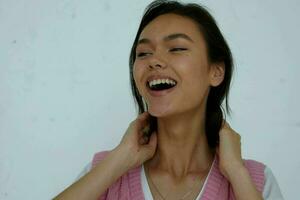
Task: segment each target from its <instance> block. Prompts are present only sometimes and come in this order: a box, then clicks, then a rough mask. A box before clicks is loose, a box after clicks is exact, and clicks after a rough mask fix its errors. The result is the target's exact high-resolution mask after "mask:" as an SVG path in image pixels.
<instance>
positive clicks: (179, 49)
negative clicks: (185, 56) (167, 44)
mask: <svg viewBox="0 0 300 200" xmlns="http://www.w3.org/2000/svg"><path fill="white" fill-rule="evenodd" d="M185 50H187V48H172V49H170V52H174V51H185Z"/></svg>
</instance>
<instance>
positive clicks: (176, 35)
mask: <svg viewBox="0 0 300 200" xmlns="http://www.w3.org/2000/svg"><path fill="white" fill-rule="evenodd" d="M178 38H183V39H186V40H188V41H190V42H194V41H193V40H192V38H190V37H189V36H188V35H186V34H184V33H174V34H171V35H167V36H166V37H164V38H163V40H164V41H166V42H167V41H170V40H175V39H178ZM149 43H151V41H150V40H149V39H147V38H142V39H140V40H139V41H138V43H137V45H139V44H149Z"/></svg>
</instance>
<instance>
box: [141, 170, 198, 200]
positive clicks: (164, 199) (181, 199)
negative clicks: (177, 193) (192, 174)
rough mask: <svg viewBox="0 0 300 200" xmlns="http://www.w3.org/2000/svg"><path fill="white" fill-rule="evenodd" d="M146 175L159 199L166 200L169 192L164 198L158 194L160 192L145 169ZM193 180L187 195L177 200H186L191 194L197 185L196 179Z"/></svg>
mask: <svg viewBox="0 0 300 200" xmlns="http://www.w3.org/2000/svg"><path fill="white" fill-rule="evenodd" d="M145 172H146V170H145ZM146 173H147V174H148V177H149V179H150V182H151V184H152V185H153V186H154V189H155V190H156V191H157V193H158V194H159V196H160V198H161V199H163V200H166V198H167V196H168V195H169V193H170V191H169V192H168V193H167V194H166V196H165V197H164V196H163V195H162V194H161V193H160V191H159V190H158V188H157V187H156V185H155V184H154V182H153V180H152V178H151V176H150V173H149V172H148V169H147V172H146ZM194 179H195V180H194V182H195V183H194V184H193V186H192V187H190V188H189V189H190V190H189V191H188V192H187V193H185V194H184V195H183V196H182V197H181V198H180V199H179V200H184V199H185V198H187V197H188V196H189V195H190V194H191V193H192V192H193V189H194V187H195V185H197V184H196V182H197V181H196V180H197V178H194Z"/></svg>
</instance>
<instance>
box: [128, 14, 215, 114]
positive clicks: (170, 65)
mask: <svg viewBox="0 0 300 200" xmlns="http://www.w3.org/2000/svg"><path fill="white" fill-rule="evenodd" d="M217 69H219V70H220V68H218V67H214V66H213V65H211V64H209V62H208V59H207V50H206V44H205V41H204V38H203V36H202V34H201V32H200V31H199V28H198V27H197V24H196V23H195V22H194V21H193V20H191V19H189V18H186V17H183V16H180V15H176V14H164V15H160V16H158V17H157V18H155V19H154V20H153V21H151V22H150V23H149V24H148V25H147V26H146V27H145V28H144V29H143V31H142V32H141V34H140V37H139V43H138V45H137V48H136V59H135V62H134V66H133V76H134V80H135V83H136V86H137V88H138V91H139V92H140V94H141V95H142V97H143V98H144V100H145V101H146V103H147V105H148V111H149V113H150V114H151V115H153V116H156V117H165V116H170V115H173V114H178V113H183V112H187V111H192V110H195V109H201V106H206V105H205V104H204V102H205V101H204V100H205V99H206V97H207V95H208V92H209V87H210V86H211V85H213V86H216V84H217V85H218V84H219V83H216V81H215V79H214V77H215V74H216V71H218V70H217ZM159 76H161V77H159ZM167 77H169V78H170V79H173V80H175V81H176V85H175V86H174V87H173V88H171V89H169V90H163V91H160V92H156V93H154V92H153V91H152V92H151V91H150V89H149V87H148V86H147V84H148V83H147V82H149V80H150V81H151V80H153V79H155V80H158V79H165V78H167Z"/></svg>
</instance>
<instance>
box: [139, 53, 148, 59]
mask: <svg viewBox="0 0 300 200" xmlns="http://www.w3.org/2000/svg"><path fill="white" fill-rule="evenodd" d="M148 54H150V53H147V52H140V53H138V54H137V57H139V58H141V57H145V56H147V55H148Z"/></svg>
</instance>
